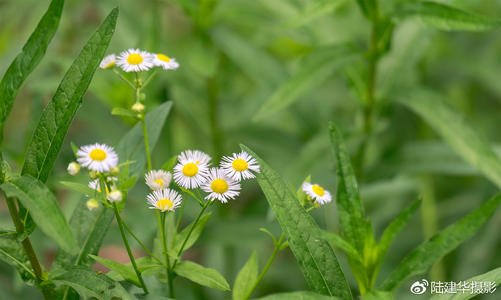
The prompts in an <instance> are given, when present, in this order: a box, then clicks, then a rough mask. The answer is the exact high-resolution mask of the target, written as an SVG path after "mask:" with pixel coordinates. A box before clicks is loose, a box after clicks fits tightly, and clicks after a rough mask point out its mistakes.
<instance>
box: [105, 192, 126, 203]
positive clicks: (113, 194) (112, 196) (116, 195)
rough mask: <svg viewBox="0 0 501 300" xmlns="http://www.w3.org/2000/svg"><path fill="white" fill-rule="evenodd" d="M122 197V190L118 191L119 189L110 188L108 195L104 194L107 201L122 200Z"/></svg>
mask: <svg viewBox="0 0 501 300" xmlns="http://www.w3.org/2000/svg"><path fill="white" fill-rule="evenodd" d="M122 198H123V196H122V192H120V191H119V190H112V191H111V192H109V193H108V195H106V199H108V201H110V202H120V201H122Z"/></svg>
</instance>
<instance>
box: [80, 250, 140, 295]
mask: <svg viewBox="0 0 501 300" xmlns="http://www.w3.org/2000/svg"><path fill="white" fill-rule="evenodd" d="M89 257H91V258H92V259H94V260H95V261H96V262H98V263H100V264H102V265H103V266H105V267H106V268H108V269H110V270H112V271H115V272H116V273H118V274H120V275H121V276H122V277H123V278H124V279H125V280H128V281H130V282H132V283H133V284H135V285H136V286H138V287H141V283H140V282H139V280H138V278H137V275H136V273H135V272H134V269H132V268H130V267H129V266H127V265H124V264H121V263H119V262H116V261H114V260H111V259H106V258H103V257H99V256H95V255H89Z"/></svg>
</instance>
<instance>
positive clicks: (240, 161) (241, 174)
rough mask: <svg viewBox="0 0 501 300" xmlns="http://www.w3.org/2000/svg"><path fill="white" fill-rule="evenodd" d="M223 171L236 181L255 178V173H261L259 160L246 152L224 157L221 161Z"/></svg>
mask: <svg viewBox="0 0 501 300" xmlns="http://www.w3.org/2000/svg"><path fill="white" fill-rule="evenodd" d="M221 169H222V170H223V172H225V173H226V174H228V176H230V177H231V178H233V179H234V180H236V181H240V180H242V179H249V178H254V177H256V176H255V175H254V174H253V172H255V173H259V171H260V170H259V165H258V163H257V160H256V159H255V158H254V157H252V156H250V155H249V153H247V152H245V151H242V152H240V153H233V154H232V156H224V157H223V159H222V160H221Z"/></svg>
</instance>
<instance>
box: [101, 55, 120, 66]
mask: <svg viewBox="0 0 501 300" xmlns="http://www.w3.org/2000/svg"><path fill="white" fill-rule="evenodd" d="M116 61H117V57H116V55H115V54H110V55H106V56H105V57H104V58H103V60H102V61H101V63H100V64H99V67H100V68H101V69H111V68H113V67H115V64H116Z"/></svg>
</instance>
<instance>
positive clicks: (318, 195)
mask: <svg viewBox="0 0 501 300" xmlns="http://www.w3.org/2000/svg"><path fill="white" fill-rule="evenodd" d="M302 188H303V192H305V193H306V195H307V196H308V197H310V199H312V200H313V201H315V202H316V203H318V204H319V205H324V204H327V203H329V202H331V201H332V196H331V193H330V192H329V191H327V190H326V189H324V188H323V187H321V186H320V185H318V184H311V183H309V182H303V185H302Z"/></svg>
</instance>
